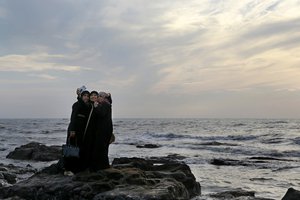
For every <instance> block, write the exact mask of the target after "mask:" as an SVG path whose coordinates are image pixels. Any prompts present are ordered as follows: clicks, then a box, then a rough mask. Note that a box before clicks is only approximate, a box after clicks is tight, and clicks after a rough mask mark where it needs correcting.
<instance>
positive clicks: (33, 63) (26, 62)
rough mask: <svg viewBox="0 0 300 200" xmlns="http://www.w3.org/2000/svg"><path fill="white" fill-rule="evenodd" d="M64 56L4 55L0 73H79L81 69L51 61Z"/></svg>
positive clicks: (43, 54) (0, 64)
mask: <svg viewBox="0 0 300 200" xmlns="http://www.w3.org/2000/svg"><path fill="white" fill-rule="evenodd" d="M64 58H65V56H64V55H49V54H47V53H37V54H29V55H5V56H2V57H0V71H14V72H31V71H46V70H47V71H48V70H54V71H68V72H74V71H80V70H83V69H84V68H83V67H80V66H72V65H66V64H62V63H58V62H54V61H53V59H64Z"/></svg>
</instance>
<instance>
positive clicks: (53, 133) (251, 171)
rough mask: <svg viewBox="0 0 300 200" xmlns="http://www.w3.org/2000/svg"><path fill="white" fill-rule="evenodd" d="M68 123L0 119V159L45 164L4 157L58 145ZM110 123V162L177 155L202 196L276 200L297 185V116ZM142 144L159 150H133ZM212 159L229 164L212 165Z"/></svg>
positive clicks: (299, 135) (299, 145)
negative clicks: (28, 147)
mask: <svg viewBox="0 0 300 200" xmlns="http://www.w3.org/2000/svg"><path fill="white" fill-rule="evenodd" d="M68 124H69V119H0V163H4V164H14V165H17V166H26V165H28V164H30V165H31V166H33V167H35V168H37V169H41V168H43V167H45V166H48V165H49V164H51V162H33V161H18V160H11V159H7V158H6V155H7V154H8V153H9V152H11V151H13V150H14V149H15V148H16V147H18V146H20V145H24V144H27V143H29V142H32V141H36V142H40V143H43V144H46V145H62V144H64V143H65V141H66V129H67V127H68ZM113 124H114V134H115V136H116V141H115V142H114V143H113V144H111V145H110V149H109V157H110V161H112V160H113V159H114V158H118V157H142V158H149V157H160V156H168V155H171V154H177V155H180V156H182V157H183V160H182V161H184V162H185V163H187V164H188V165H189V166H190V168H191V170H192V172H193V174H194V175H195V177H196V179H197V181H198V182H200V184H201V190H202V194H204V195H207V194H210V193H215V192H222V191H228V190H233V189H237V188H239V189H243V190H249V191H255V193H256V197H264V198H272V199H281V198H282V197H283V195H284V194H285V193H286V191H287V189H288V188H290V187H293V188H295V189H298V190H299V189H300V119H114V120H113ZM144 144H155V145H158V146H159V148H152V149H150V148H137V145H144ZM256 158H260V159H258V160H255V159H256ZM215 159H222V160H225V161H235V162H233V163H235V164H233V165H214V164H212V161H213V160H215ZM52 163H53V162H52Z"/></svg>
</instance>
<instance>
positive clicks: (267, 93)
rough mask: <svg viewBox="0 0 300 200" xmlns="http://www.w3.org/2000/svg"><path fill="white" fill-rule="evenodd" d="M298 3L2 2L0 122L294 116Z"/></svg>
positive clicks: (298, 103) (299, 74)
mask: <svg viewBox="0 0 300 200" xmlns="http://www.w3.org/2000/svg"><path fill="white" fill-rule="evenodd" d="M299 10H300V1H299V0H281V1H278V0H265V1H253V0H243V1H237V0H189V1H185V0H163V1H162V0H151V1H149V0H130V1H124V0H86V1H80V0H51V1H41V0H22V1H20V0H1V1H0V93H1V103H0V118H24V117H26V118H27V117H33V118H36V117H43V118H47V117H69V116H70V113H71V106H72V104H73V103H74V102H75V100H76V95H75V90H76V88H77V87H80V86H81V85H85V86H87V87H88V89H90V90H97V91H109V92H111V93H112V97H113V116H114V118H122V117H209V118H211V117H213V118H223V117H226V118H300V12H299Z"/></svg>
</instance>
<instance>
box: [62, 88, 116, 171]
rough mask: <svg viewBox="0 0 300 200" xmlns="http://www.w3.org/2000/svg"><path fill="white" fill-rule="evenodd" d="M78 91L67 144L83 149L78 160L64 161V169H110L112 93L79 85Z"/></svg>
mask: <svg viewBox="0 0 300 200" xmlns="http://www.w3.org/2000/svg"><path fill="white" fill-rule="evenodd" d="M76 93H77V95H78V97H77V102H75V103H74V104H73V106H72V114H71V120H70V124H69V126H68V134H67V144H70V145H73V146H77V147H79V150H80V151H79V158H78V159H74V160H67V161H66V162H65V170H67V171H71V172H73V173H77V172H80V171H84V170H90V171H98V170H100V169H106V168H109V166H110V165H109V158H108V148H109V144H110V143H111V142H113V140H114V135H113V123H112V98H111V95H110V93H106V92H99V93H98V92H97V91H92V92H89V91H88V90H87V89H86V87H85V86H82V87H81V88H78V89H77V91H76Z"/></svg>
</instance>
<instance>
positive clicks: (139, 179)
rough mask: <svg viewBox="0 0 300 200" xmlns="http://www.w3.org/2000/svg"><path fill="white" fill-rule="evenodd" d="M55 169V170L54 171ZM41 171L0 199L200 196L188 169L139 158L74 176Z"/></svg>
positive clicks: (120, 160)
mask: <svg viewBox="0 0 300 200" xmlns="http://www.w3.org/2000/svg"><path fill="white" fill-rule="evenodd" d="M53 169H54V170H53ZM54 172H55V166H50V167H49V168H48V170H42V171H41V172H39V173H36V174H35V175H34V176H32V177H30V178H29V179H27V180H24V181H21V182H18V183H16V184H15V185H13V186H10V187H6V188H0V198H9V197H13V196H18V197H21V198H24V199H57V200H59V199H95V200H97V199H145V200H146V199H190V198H192V197H195V196H196V195H200V193H201V188H200V184H199V183H198V182H196V179H195V177H194V175H193V174H192V172H191V170H190V168H189V166H187V165H186V164H185V163H181V162H172V163H169V164H159V163H158V161H155V162H154V161H151V160H146V159H141V158H118V159H115V160H114V161H113V165H112V168H109V169H106V170H100V171H98V172H88V171H84V172H80V173H78V174H76V175H74V176H64V175H63V174H62V173H56V174H55V173H54Z"/></svg>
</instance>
